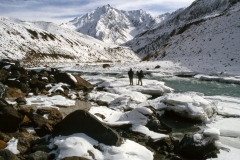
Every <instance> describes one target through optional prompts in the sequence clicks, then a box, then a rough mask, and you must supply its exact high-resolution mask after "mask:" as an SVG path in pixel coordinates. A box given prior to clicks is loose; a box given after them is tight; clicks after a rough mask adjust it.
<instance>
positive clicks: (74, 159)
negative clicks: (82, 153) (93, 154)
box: [62, 156, 90, 160]
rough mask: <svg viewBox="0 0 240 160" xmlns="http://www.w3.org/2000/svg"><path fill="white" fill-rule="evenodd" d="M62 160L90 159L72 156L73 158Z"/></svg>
mask: <svg viewBox="0 0 240 160" xmlns="http://www.w3.org/2000/svg"><path fill="white" fill-rule="evenodd" d="M62 160H90V159H88V158H84V157H76V156H73V157H65V158H63V159H62Z"/></svg>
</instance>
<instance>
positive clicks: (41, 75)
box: [38, 69, 48, 77]
mask: <svg viewBox="0 0 240 160" xmlns="http://www.w3.org/2000/svg"><path fill="white" fill-rule="evenodd" d="M38 75H39V76H40V77H48V72H47V71H46V70H44V69H42V70H41V71H40V72H39V74H38Z"/></svg>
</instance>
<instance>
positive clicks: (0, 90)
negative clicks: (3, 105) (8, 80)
mask: <svg viewBox="0 0 240 160" xmlns="http://www.w3.org/2000/svg"><path fill="white" fill-rule="evenodd" d="M5 95H6V87H5V85H3V84H2V83H1V82H0V98H5Z"/></svg>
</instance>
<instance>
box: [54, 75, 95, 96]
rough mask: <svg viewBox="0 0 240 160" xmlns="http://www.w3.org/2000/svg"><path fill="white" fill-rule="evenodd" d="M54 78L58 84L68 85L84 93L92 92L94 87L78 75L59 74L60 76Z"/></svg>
mask: <svg viewBox="0 0 240 160" xmlns="http://www.w3.org/2000/svg"><path fill="white" fill-rule="evenodd" d="M54 78H55V79H56V81H57V82H63V83H67V84H69V85H70V86H71V87H73V88H76V89H79V90H83V91H88V92H90V91H91V90H92V89H93V87H94V86H93V85H92V84H91V83H89V82H88V81H86V80H84V79H82V78H81V77H79V76H77V75H72V74H70V73H58V74H55V76H54Z"/></svg>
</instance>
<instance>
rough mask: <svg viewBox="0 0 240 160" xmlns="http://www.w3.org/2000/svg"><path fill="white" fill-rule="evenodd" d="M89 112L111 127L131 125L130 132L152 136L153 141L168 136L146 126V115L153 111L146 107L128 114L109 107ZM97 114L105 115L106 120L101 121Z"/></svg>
mask: <svg viewBox="0 0 240 160" xmlns="http://www.w3.org/2000/svg"><path fill="white" fill-rule="evenodd" d="M89 112H90V113H91V114H93V115H95V116H96V117H97V118H98V119H100V120H101V121H102V122H103V123H105V124H107V125H109V126H121V125H126V124H131V125H132V126H131V128H130V130H132V131H134V132H138V133H142V134H145V135H146V136H150V137H151V138H152V139H160V138H162V137H167V135H164V134H161V133H156V132H153V131H150V130H149V129H148V128H147V127H146V126H145V125H146V124H147V121H148V118H147V117H146V116H145V115H151V114H152V111H151V110H150V109H148V108H145V107H138V108H135V109H133V110H131V111H127V112H121V111H115V110H112V109H109V108H107V107H91V109H90V110H89ZM97 114H101V115H104V117H105V118H104V119H101V118H99V117H98V116H97Z"/></svg>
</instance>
